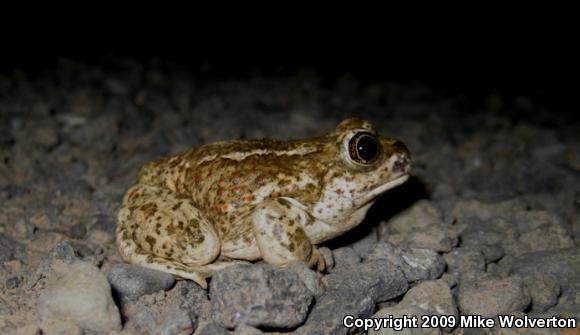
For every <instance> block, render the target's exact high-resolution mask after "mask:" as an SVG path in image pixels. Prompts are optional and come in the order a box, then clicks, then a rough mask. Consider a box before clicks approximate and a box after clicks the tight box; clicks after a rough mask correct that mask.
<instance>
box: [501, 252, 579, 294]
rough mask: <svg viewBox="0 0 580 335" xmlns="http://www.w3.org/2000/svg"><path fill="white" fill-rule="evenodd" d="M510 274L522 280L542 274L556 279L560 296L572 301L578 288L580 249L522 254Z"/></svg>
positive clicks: (514, 262)
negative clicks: (559, 288) (518, 276)
mask: <svg viewBox="0 0 580 335" xmlns="http://www.w3.org/2000/svg"><path fill="white" fill-rule="evenodd" d="M510 273H513V274H517V275H520V276H521V277H522V278H525V277H528V276H534V274H536V273H544V274H547V275H550V276H551V277H552V278H557V280H558V284H559V285H560V286H561V288H562V296H564V297H569V298H570V299H572V300H574V299H576V298H575V295H576V293H575V292H576V290H577V289H578V288H579V287H578V286H580V285H579V284H578V283H580V248H568V249H559V250H549V251H538V252H531V253H526V254H523V255H521V256H519V257H517V258H515V259H514V260H513V262H512V265H511V268H510Z"/></svg>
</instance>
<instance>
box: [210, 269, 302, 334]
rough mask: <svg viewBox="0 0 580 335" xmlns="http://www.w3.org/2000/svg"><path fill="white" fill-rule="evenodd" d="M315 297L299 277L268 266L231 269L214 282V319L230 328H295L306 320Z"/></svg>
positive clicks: (217, 277) (212, 299) (217, 274)
mask: <svg viewBox="0 0 580 335" xmlns="http://www.w3.org/2000/svg"><path fill="white" fill-rule="evenodd" d="M312 297H313V295H312V292H310V290H309V289H308V288H307V287H306V285H305V284H304V283H303V282H302V281H301V280H300V278H299V277H298V275H297V274H295V273H292V272H290V271H283V270H281V269H278V268H276V267H273V266H271V265H268V264H260V265H256V264H254V265H233V266H229V267H227V268H225V269H223V270H221V271H218V272H217V273H216V274H215V275H214V277H213V278H212V280H211V283H210V301H211V305H212V313H213V318H214V320H215V321H216V322H218V323H219V324H220V325H222V326H224V327H226V328H234V327H236V326H237V325H239V324H242V323H245V324H248V325H250V326H254V327H275V328H294V327H296V326H298V325H299V324H301V323H302V322H303V321H304V319H305V318H306V314H307V313H308V307H309V306H310V303H311V301H312Z"/></svg>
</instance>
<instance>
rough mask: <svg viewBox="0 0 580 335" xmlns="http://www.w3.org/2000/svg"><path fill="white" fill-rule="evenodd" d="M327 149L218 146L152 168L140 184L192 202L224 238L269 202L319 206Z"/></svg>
mask: <svg viewBox="0 0 580 335" xmlns="http://www.w3.org/2000/svg"><path fill="white" fill-rule="evenodd" d="M324 143H325V142H324V141H323V140H320V141H316V140H312V139H310V140H308V141H292V142H281V141H275V140H268V139H266V140H250V141H229V142H218V143H213V144H208V145H204V146H202V147H200V148H197V149H194V150H190V151H187V152H185V153H183V154H180V155H177V156H172V157H168V158H164V159H160V160H157V161H154V162H151V163H148V164H146V165H145V166H144V167H143V168H142V169H141V171H140V173H139V179H140V182H142V183H147V184H152V185H156V186H163V187H166V188H168V189H170V190H172V191H175V192H176V193H179V194H181V195H183V196H186V197H189V198H190V199H192V200H193V201H194V203H195V204H196V206H197V207H198V208H199V209H200V210H202V211H204V212H205V214H206V216H207V217H208V218H210V219H211V221H212V222H213V224H214V225H215V226H216V228H217V230H218V232H219V233H225V231H226V226H227V227H231V226H232V225H235V223H236V222H238V221H240V219H241V218H242V217H244V216H246V215H248V214H249V213H250V212H251V211H252V209H253V208H254V207H255V206H256V204H259V203H260V202H261V201H262V200H263V199H265V198H269V197H272V198H273V197H277V196H280V195H284V196H286V197H292V198H295V199H296V200H298V201H300V202H301V203H306V204H309V203H313V202H314V201H316V200H317V199H318V197H319V196H320V189H321V182H320V181H321V180H322V177H323V175H324V173H325V171H326V168H325V165H326V164H328V163H329V160H328V159H326V157H325V155H326V153H325V151H327V150H328V146H325V145H324ZM228 230H229V229H228ZM220 235H221V234H220Z"/></svg>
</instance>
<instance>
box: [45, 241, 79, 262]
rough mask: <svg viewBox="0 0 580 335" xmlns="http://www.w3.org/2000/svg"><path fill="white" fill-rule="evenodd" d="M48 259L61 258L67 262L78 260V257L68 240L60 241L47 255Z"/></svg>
mask: <svg viewBox="0 0 580 335" xmlns="http://www.w3.org/2000/svg"><path fill="white" fill-rule="evenodd" d="M48 258H49V260H55V259H58V260H61V261H63V262H65V263H67V264H72V263H73V262H75V261H77V260H79V257H78V255H77V253H76V251H75V249H74V248H73V246H72V245H71V244H70V242H69V241H66V240H65V241H60V242H58V243H57V245H56V246H55V247H54V248H53V249H52V251H51V252H50V253H49V255H48Z"/></svg>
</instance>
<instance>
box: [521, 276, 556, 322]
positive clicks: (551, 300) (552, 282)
mask: <svg viewBox="0 0 580 335" xmlns="http://www.w3.org/2000/svg"><path fill="white" fill-rule="evenodd" d="M523 280H524V284H525V285H526V288H527V289H528V292H530V295H531V296H532V310H531V311H532V312H534V313H541V312H544V311H546V310H547V309H548V308H550V307H552V306H554V305H556V304H557V303H558V295H559V294H560V285H559V284H558V281H557V280H556V278H554V277H552V276H551V275H549V274H546V273H542V272H537V273H535V274H532V275H530V276H526V277H524V278H523Z"/></svg>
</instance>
